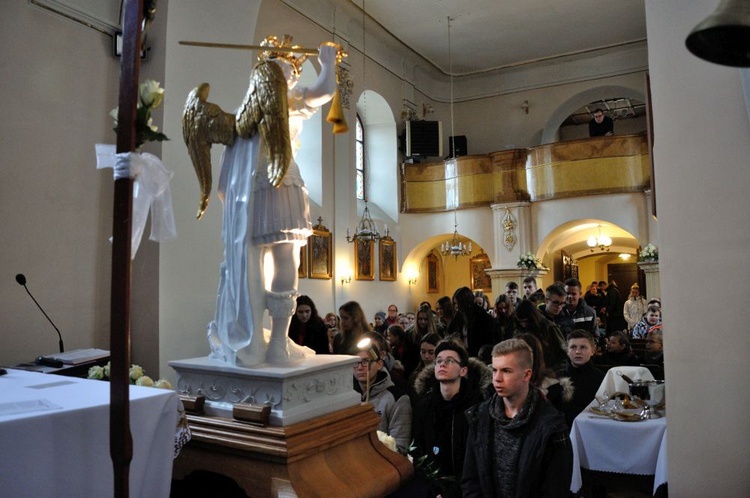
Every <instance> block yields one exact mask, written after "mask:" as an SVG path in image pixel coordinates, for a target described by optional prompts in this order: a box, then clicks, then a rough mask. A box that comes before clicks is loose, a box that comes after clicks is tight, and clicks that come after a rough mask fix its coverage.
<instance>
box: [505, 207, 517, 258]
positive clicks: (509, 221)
mask: <svg viewBox="0 0 750 498" xmlns="http://www.w3.org/2000/svg"><path fill="white" fill-rule="evenodd" d="M501 224H502V226H503V245H504V246H505V248H506V249H507V250H508V251H511V250H512V249H513V246H514V245H516V234H515V229H516V226H518V224H517V223H516V219H515V217H514V216H513V214H512V213H511V212H510V210H509V209H508V208H505V216H503V220H502V223H501Z"/></svg>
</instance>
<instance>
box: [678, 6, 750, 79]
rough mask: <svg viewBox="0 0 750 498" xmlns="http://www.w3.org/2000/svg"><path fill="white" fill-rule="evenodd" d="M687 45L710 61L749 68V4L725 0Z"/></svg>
mask: <svg viewBox="0 0 750 498" xmlns="http://www.w3.org/2000/svg"><path fill="white" fill-rule="evenodd" d="M685 45H686V46H687V48H688V50H690V52H692V53H693V55H695V56H696V57H700V58H701V59H704V60H707V61H709V62H714V63H716V64H721V65H723V66H735V67H750V2H748V1H747V0H722V2H721V3H720V4H719V6H718V7H716V10H715V11H714V13H713V14H711V15H710V16H708V17H707V18H706V19H705V20H703V22H701V23H700V24H698V25H697V26H696V27H695V28H694V29H693V31H692V32H691V33H690V34H689V35H688V37H687V39H686V40H685Z"/></svg>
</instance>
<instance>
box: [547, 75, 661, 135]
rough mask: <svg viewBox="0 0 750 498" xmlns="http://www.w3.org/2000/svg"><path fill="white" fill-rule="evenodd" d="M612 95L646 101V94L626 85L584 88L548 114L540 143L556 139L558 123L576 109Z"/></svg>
mask: <svg viewBox="0 0 750 498" xmlns="http://www.w3.org/2000/svg"><path fill="white" fill-rule="evenodd" d="M612 97H627V98H633V99H637V100H640V101H642V102H645V101H646V96H645V94H644V93H643V91H642V90H637V89H635V88H629V87H626V86H617V85H606V86H599V87H595V88H589V89H588V90H584V91H582V92H580V93H578V94H576V95H574V96H572V97H570V98H569V99H568V100H566V101H565V102H563V103H562V104H560V106H559V107H558V108H557V109H556V110H555V111H554V112H553V113H552V114H551V115H550V117H549V119H547V122H546V123H545V125H544V131H543V132H542V142H541V143H542V144H549V143H553V142H557V141H558V130H559V129H560V125H561V124H562V123H563V121H565V120H566V119H567V117H568V116H570V115H571V114H572V113H573V112H575V111H576V109H579V108H580V107H583V106H584V105H586V104H588V103H590V102H594V101H596V100H601V99H605V100H606V99H608V98H612Z"/></svg>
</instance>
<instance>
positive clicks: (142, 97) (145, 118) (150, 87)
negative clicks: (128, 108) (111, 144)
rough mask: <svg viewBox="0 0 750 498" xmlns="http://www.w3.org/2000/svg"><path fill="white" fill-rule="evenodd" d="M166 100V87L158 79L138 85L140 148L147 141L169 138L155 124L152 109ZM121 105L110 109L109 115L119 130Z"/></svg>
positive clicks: (136, 142) (136, 143)
mask: <svg viewBox="0 0 750 498" xmlns="http://www.w3.org/2000/svg"><path fill="white" fill-rule="evenodd" d="M163 101H164V89H163V88H161V86H159V82H158V81H154V80H146V81H144V82H143V83H141V84H140V85H138V109H137V111H136V120H135V132H136V135H135V146H136V148H139V147H140V146H141V145H143V144H144V143H146V142H162V141H164V140H169V138H167V136H166V135H165V134H164V133H161V132H160V131H159V127H158V126H156V125H154V124H153V119H152V118H151V111H152V110H153V109H156V108H157V107H159V106H160V105H161V103H162V102H163ZM118 112H119V107H115V108H114V109H112V111H110V113H109V115H110V116H112V119H114V120H115V127H114V128H113V129H114V130H115V131H117V113H118Z"/></svg>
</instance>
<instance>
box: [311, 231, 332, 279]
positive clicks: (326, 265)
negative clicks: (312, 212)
mask: <svg viewBox="0 0 750 498" xmlns="http://www.w3.org/2000/svg"><path fill="white" fill-rule="evenodd" d="M322 221H323V219H322V218H318V224H317V225H315V226H313V233H312V235H310V237H308V239H307V248H308V249H307V264H308V268H309V270H308V275H309V276H310V278H322V279H330V278H332V276H333V237H332V234H331V232H330V231H329V230H328V229H327V228H326V227H324V226H323V225H322V223H321V222H322Z"/></svg>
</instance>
